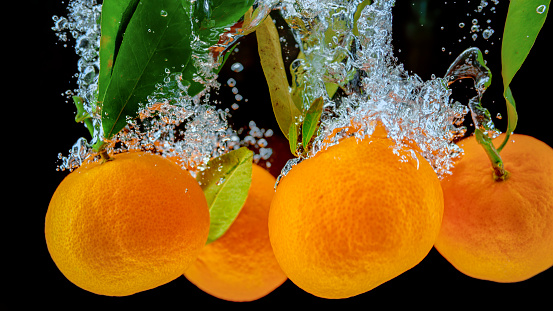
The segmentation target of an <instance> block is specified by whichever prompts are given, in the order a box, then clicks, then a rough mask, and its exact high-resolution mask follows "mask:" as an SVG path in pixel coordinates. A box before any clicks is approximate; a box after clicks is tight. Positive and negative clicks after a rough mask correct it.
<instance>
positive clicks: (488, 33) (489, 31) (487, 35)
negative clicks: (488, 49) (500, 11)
mask: <svg viewBox="0 0 553 311" xmlns="http://www.w3.org/2000/svg"><path fill="white" fill-rule="evenodd" d="M493 33H494V31H493V29H491V28H488V29H486V30H484V31H483V32H482V38H484V39H486V40H488V39H489V38H490V37H491V36H492V35H493Z"/></svg>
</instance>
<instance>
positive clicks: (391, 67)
mask: <svg viewBox="0 0 553 311" xmlns="http://www.w3.org/2000/svg"><path fill="white" fill-rule="evenodd" d="M361 3H362V1H339V0H334V1H332V0H321V1H299V2H297V1H292V0H285V1H283V9H282V14H283V16H284V18H285V20H286V21H287V22H288V23H289V25H290V27H291V29H292V30H293V31H294V35H295V38H296V40H298V42H299V43H300V48H301V50H302V52H303V53H304V54H305V59H303V60H299V61H297V63H296V64H294V69H295V70H298V71H300V70H301V75H300V78H301V79H302V83H304V84H305V85H306V88H305V92H304V94H303V96H304V97H305V98H306V100H304V101H303V104H304V107H305V108H307V107H306V105H309V103H311V102H312V101H311V100H310V99H311V98H317V97H323V98H324V101H325V103H324V107H325V110H324V112H323V115H322V116H321V123H320V128H319V131H318V132H317V136H316V137H315V140H314V143H313V148H312V150H310V152H309V153H308V154H307V155H306V156H305V158H309V157H311V156H313V155H315V154H316V153H317V152H319V151H320V150H323V149H325V148H327V147H328V146H329V145H332V144H334V143H337V142H338V140H339V139H340V138H341V137H342V136H343V135H345V132H346V131H342V130H341V129H344V128H347V127H348V126H350V125H351V122H354V123H355V124H358V125H360V130H359V132H358V133H357V134H356V135H358V136H363V135H364V134H369V133H372V131H373V130H374V126H375V124H376V122H377V121H379V122H381V123H382V124H384V126H385V127H386V129H387V131H388V135H389V137H390V138H392V139H393V140H394V141H395V142H396V144H397V146H398V147H400V146H403V147H405V146H406V145H405V142H406V141H408V142H410V143H415V144H416V145H417V146H418V147H419V148H420V150H421V154H422V155H423V156H424V157H425V158H426V159H427V160H428V161H429V163H430V164H431V165H432V166H433V167H434V169H435V171H436V172H437V174H438V175H440V176H442V175H443V174H446V173H448V172H449V170H450V169H451V167H452V163H453V160H452V159H453V158H454V157H455V156H456V155H458V154H459V152H460V149H459V148H458V147H457V146H456V145H455V144H454V143H453V141H454V140H455V139H456V138H458V137H460V136H461V135H463V134H464V133H465V129H464V128H463V127H462V121H463V119H464V116H465V114H466V113H467V108H466V107H465V106H464V105H462V104H460V103H458V102H454V101H452V100H450V98H449V97H450V95H451V90H450V89H449V88H448V81H447V79H446V78H436V77H434V78H433V79H431V80H428V81H423V80H422V79H421V78H420V77H419V76H418V75H416V74H409V73H408V72H407V71H406V70H405V69H404V68H403V65H402V64H398V62H397V59H396V58H395V57H394V54H393V46H392V7H393V6H394V1H373V2H372V3H371V4H370V5H366V6H365V7H364V8H363V9H362V10H361V11H360V12H358V11H357V8H358V6H359V5H360V4H361ZM356 13H357V16H358V19H357V20H355V18H356ZM355 33H356V34H355ZM298 68H299V69H298ZM294 69H293V70H294ZM329 83H334V84H338V85H339V86H340V89H341V91H342V94H341V95H340V96H334V97H331V96H329V94H328V93H327V86H328V84H329ZM329 141H330V143H329ZM301 160H302V159H294V160H292V161H290V162H289V163H288V164H287V165H286V166H285V168H284V169H283V172H282V173H283V175H284V174H286V173H287V171H288V170H289V169H290V168H291V167H293V165H295V164H296V163H298V162H299V161H301Z"/></svg>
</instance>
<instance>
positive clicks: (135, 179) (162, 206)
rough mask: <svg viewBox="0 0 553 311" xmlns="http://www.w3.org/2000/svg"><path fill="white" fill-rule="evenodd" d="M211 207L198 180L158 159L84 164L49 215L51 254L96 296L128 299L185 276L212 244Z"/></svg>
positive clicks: (132, 157) (135, 156) (140, 156)
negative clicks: (208, 245) (209, 236)
mask: <svg viewBox="0 0 553 311" xmlns="http://www.w3.org/2000/svg"><path fill="white" fill-rule="evenodd" d="M208 232H209V210H208V207H207V202H206V199H205V196H204V194H203V192H202V190H201V188H200V186H199V185H198V183H197V182H196V180H195V179H194V178H192V177H191V176H190V174H189V173H187V172H186V171H184V170H182V169H180V168H179V167H178V166H177V165H176V164H174V163H172V162H171V161H169V160H167V159H165V158H163V157H161V156H158V155H154V154H149V153H142V152H131V153H123V154H118V155H115V156H114V157H113V160H111V161H107V162H105V163H102V164H100V163H99V162H92V163H88V164H84V165H83V166H81V167H79V168H78V169H77V170H75V171H73V172H72V173H70V174H69V175H67V177H66V178H64V180H63V181H62V182H61V183H60V185H59V186H58V188H57V189H56V191H55V193H54V195H53V197H52V199H51V201H50V205H49V207H48V211H47V213H46V223H45V236H46V243H47V246H48V251H49V252H50V255H51V257H52V259H53V261H54V262H55V264H56V265H57V267H58V268H59V269H60V271H61V272H62V273H63V274H64V275H65V276H66V277H67V279H69V280H70V281H71V282H73V283H74V284H75V285H77V286H79V287H81V288H83V289H85V290H88V291H90V292H93V293H96V294H101V295H109V296H124V295H130V294H134V293H137V292H140V291H144V290H148V289H151V288H154V287H157V286H160V285H162V284H165V283H168V282H170V281H172V280H174V279H175V278H177V277H179V276H180V275H182V273H183V271H184V270H186V268H187V267H188V266H189V265H190V264H191V263H192V262H193V261H194V260H195V259H196V256H197V255H198V253H199V251H200V250H201V248H202V247H203V246H204V245H205V243H206V241H207V236H208Z"/></svg>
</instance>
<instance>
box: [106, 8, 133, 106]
mask: <svg viewBox="0 0 553 311" xmlns="http://www.w3.org/2000/svg"><path fill="white" fill-rule="evenodd" d="M138 1H139V0H121V1H104V3H103V4H102V20H101V22H100V26H101V27H100V29H101V31H102V38H101V41H100V73H99V77H98V101H99V102H100V103H102V102H103V100H104V95H105V92H106V88H107V85H108V83H109V80H110V78H111V73H112V70H113V62H114V60H115V58H116V55H117V52H118V50H119V46H120V45H121V41H122V40H123V33H125V29H126V28H127V25H128V24H129V21H130V19H131V16H132V15H133V14H134V11H135V10H136V6H137V5H138Z"/></svg>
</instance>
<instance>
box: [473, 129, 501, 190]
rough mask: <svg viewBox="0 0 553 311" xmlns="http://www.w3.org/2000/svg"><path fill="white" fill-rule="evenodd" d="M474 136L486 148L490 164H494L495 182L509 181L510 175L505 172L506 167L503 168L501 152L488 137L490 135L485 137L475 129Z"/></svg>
mask: <svg viewBox="0 0 553 311" xmlns="http://www.w3.org/2000/svg"><path fill="white" fill-rule="evenodd" d="M474 134H475V135H476V141H477V142H478V143H479V144H480V145H481V146H482V147H483V148H484V150H485V151H486V154H487V155H488V158H489V159H490V162H491V163H492V168H493V178H494V180H495V181H505V180H507V179H508V178H509V175H510V173H509V172H508V171H507V170H505V167H504V166H503V160H502V159H501V156H500V155H499V151H497V149H496V148H495V146H494V145H493V143H492V140H491V138H490V137H488V135H484V133H483V132H482V131H481V130H480V129H475V132H474Z"/></svg>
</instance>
